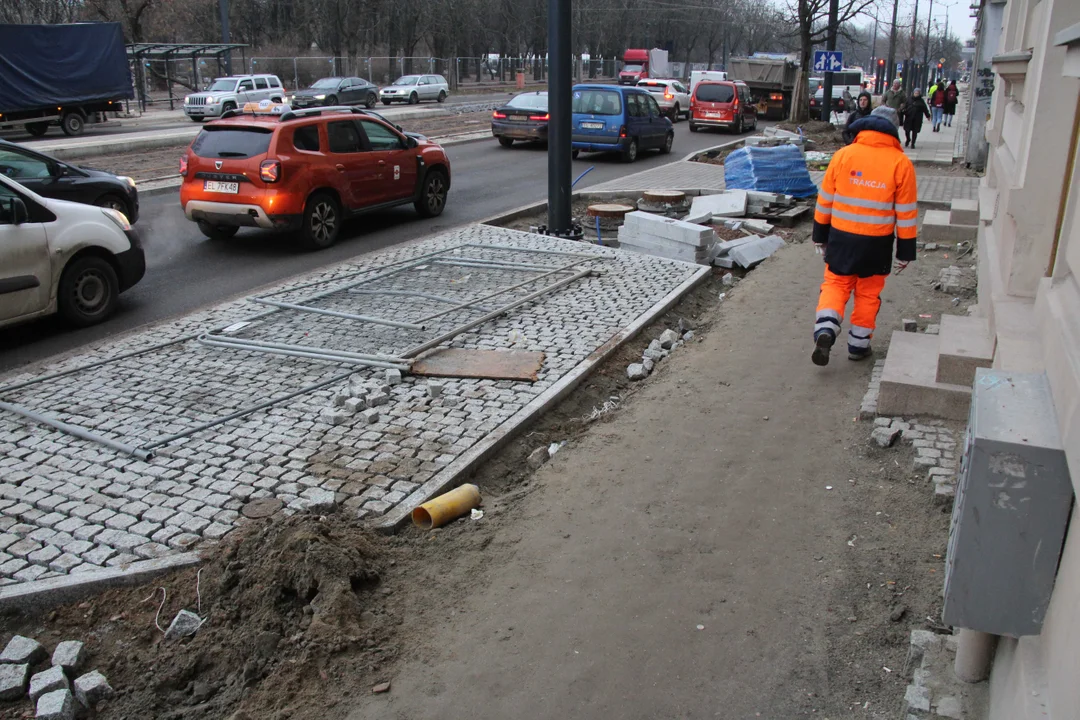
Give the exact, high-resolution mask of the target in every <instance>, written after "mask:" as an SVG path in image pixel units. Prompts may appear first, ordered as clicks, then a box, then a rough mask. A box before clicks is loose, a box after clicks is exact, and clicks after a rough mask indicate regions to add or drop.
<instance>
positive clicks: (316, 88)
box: [287, 77, 379, 108]
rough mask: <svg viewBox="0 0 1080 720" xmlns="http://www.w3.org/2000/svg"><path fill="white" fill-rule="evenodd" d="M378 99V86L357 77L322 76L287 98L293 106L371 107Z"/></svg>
mask: <svg viewBox="0 0 1080 720" xmlns="http://www.w3.org/2000/svg"><path fill="white" fill-rule="evenodd" d="M378 101H379V88H378V86H376V85H373V84H372V83H370V82H368V81H367V80H365V79H363V78H358V77H328V78H322V79H320V80H316V81H315V82H313V83H312V84H311V87H309V88H305V89H304V90H297V91H296V92H295V93H292V94H291V95H289V97H288V100H287V102H288V104H289V105H291V106H292V107H294V108H307V107H317V106H319V105H363V106H365V107H369V108H373V107H375V103H376V102H378Z"/></svg>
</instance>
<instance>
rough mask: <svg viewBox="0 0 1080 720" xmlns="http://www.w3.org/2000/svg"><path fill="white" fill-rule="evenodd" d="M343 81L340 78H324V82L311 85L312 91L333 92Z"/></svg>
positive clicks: (319, 81) (317, 81)
mask: <svg viewBox="0 0 1080 720" xmlns="http://www.w3.org/2000/svg"><path fill="white" fill-rule="evenodd" d="M340 82H341V80H340V79H338V78H323V79H322V80H316V81H315V82H313V83H312V84H311V89H312V90H333V89H334V88H336V87H337V86H338V83H340Z"/></svg>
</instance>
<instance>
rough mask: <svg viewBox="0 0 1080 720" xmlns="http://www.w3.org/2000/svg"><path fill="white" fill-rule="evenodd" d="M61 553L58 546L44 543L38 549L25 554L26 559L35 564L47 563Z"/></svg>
mask: <svg viewBox="0 0 1080 720" xmlns="http://www.w3.org/2000/svg"><path fill="white" fill-rule="evenodd" d="M60 555H62V553H61V552H60V548H58V547H56V546H54V545H46V546H45V547H43V548H41V549H40V550H36V551H34V552H32V553H30V554H29V555H27V556H26V559H27V560H29V561H30V562H32V563H34V564H35V565H48V564H49V563H50V562H52V561H53V560H55V559H56V558H58V557H60Z"/></svg>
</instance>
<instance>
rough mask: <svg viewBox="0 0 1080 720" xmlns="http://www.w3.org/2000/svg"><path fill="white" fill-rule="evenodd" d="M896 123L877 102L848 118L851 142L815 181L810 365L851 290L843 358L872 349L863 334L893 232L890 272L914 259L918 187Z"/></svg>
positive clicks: (872, 315) (820, 361) (873, 312)
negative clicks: (815, 288)
mask: <svg viewBox="0 0 1080 720" xmlns="http://www.w3.org/2000/svg"><path fill="white" fill-rule="evenodd" d="M898 122H899V119H898V117H897V114H896V111H895V110H893V109H892V108H889V107H879V108H876V109H875V110H874V111H873V112H872V113H871V114H870V115H869V116H868V117H864V118H860V119H859V120H856V121H855V122H854V123H852V126H851V129H852V130H853V131H854V132H855V142H854V143H852V144H851V145H848V146H847V147H844V148H841V149H840V150H838V151H837V152H836V154H834V155H833V157H832V161H831V162H830V163H829V169H828V170H827V171H826V173H825V179H824V180H823V181H822V183H821V190H820V191H819V192H818V198H817V207H816V208H815V210H814V247H815V250H816V251H817V252H818V253H820V254H823V255H824V256H825V279H824V281H823V282H822V284H821V293H820V295H819V297H818V305H817V316H816V318H815V322H814V352H813V354H812V355H811V360H812V361H813V362H814V364H815V365H828V364H829V353H830V351H831V350H832V346H833V344H834V343H835V342H836V338H837V336H838V335H839V334H840V328H841V325H842V323H843V320H844V309H845V308H846V307H847V303H848V300H849V299H850V297H851V295H852V293H854V295H855V308H854V310H853V311H852V313H851V325H850V327H849V328H848V358H849V359H851V360H864V359H866V358H868V357H870V356H871V355H872V354H873V351H872V349H871V347H870V340H871V338H872V337H873V335H874V328H875V327H876V324H877V314H878V310H879V309H880V308H881V291H882V289H883V288H884V287H885V278H886V277H888V275H889V273H890V272H891V271H892V267H893V245H894V235H895V245H896V250H895V255H896V271H897V272H900V271H901V270H903V269H904V268H905V267H907V265H908V263H909V262H912V261H913V260H915V234H916V230H917V228H916V224H917V223H918V215H919V210H918V191H917V188H916V186H915V167H914V165H912V163H911V160H910V159H908V157H907V155H905V154H904V151H903V149H901V147H900V135H899V133H898V132H897V127H898Z"/></svg>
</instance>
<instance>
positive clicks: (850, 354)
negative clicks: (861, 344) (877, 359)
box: [847, 347, 874, 361]
mask: <svg viewBox="0 0 1080 720" xmlns="http://www.w3.org/2000/svg"><path fill="white" fill-rule="evenodd" d="M873 354H874V349H873V348H869V347H868V348H859V349H855V348H852V347H849V348H848V351H847V358H848V360H856V361H858V360H865V359H866V358H868V357H870V356H871V355H873Z"/></svg>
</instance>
